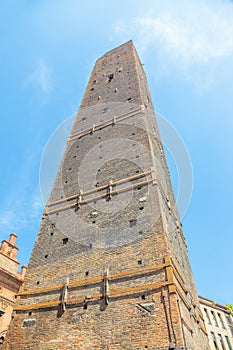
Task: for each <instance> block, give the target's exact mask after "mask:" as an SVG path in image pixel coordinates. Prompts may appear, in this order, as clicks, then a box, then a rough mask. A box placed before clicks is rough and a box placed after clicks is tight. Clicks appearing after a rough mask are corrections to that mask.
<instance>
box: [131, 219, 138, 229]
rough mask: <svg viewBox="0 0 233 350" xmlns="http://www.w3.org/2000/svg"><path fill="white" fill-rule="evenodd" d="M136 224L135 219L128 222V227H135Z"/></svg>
mask: <svg viewBox="0 0 233 350" xmlns="http://www.w3.org/2000/svg"><path fill="white" fill-rule="evenodd" d="M136 223H137V220H136V219H132V220H129V226H130V227H133V226H136Z"/></svg>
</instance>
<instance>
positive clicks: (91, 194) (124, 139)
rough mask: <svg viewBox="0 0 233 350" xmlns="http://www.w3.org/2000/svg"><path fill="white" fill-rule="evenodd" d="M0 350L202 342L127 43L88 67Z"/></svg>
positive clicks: (145, 96) (165, 177) (160, 160)
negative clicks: (87, 75) (74, 116)
mask: <svg viewBox="0 0 233 350" xmlns="http://www.w3.org/2000/svg"><path fill="white" fill-rule="evenodd" d="M3 349H5V350H6V349H8V350H22V349H33V350H35V349H39V350H50V349H51V350H54V349H57V350H61V349H70V350H71V349H83V350H93V349H99V350H118V349H122V350H131V349H132V350H133V349H137V350H144V349H150V350H155V349H157V350H159V349H160V350H165V349H188V350H207V349H209V348H208V343H207V336H206V330H205V326H204V322H203V318H202V314H201V311H200V308H199V302H198V297H197V293H196V289H195V284H194V281H193V276H192V272H191V268H190V265H189V259H188V252H187V246H186V242H185V238H184V235H183V232H182V227H181V225H180V221H179V215H178V212H177V209H176V205H175V199H174V195H173V191H172V186H171V182H170V178H169V171H168V168H167V164H166V160H165V157H164V152H163V146H162V143H161V139H160V136H159V131H158V127H157V122H156V118H155V113H154V109H153V105H152V102H151V97H150V92H149V89H148V85H147V81H146V76H145V73H144V71H143V68H142V65H141V63H140V60H139V58H138V55H137V53H136V50H135V48H134V46H133V43H132V41H130V42H127V43H126V44H123V45H121V46H119V47H117V48H115V49H114V50H112V51H110V52H108V53H106V54H105V55H104V56H103V57H101V58H100V59H99V60H97V62H96V64H95V67H94V69H93V72H92V74H91V77H90V80H89V82H88V85H87V89H86V92H85V94H84V97H83V99H82V102H81V105H80V108H79V111H78V113H77V116H76V119H75V122H74V125H73V128H72V131H71V134H70V136H69V138H68V141H67V145H66V149H65V152H64V155H63V158H62V161H61V164H60V167H59V169H58V173H57V176H56V179H55V182H54V185H53V188H52V191H51V194H50V198H49V201H48V203H47V204H46V207H45V211H44V214H43V217H42V222H41V226H40V230H39V233H38V236H37V239H36V242H35V246H34V249H33V252H32V256H31V259H30V264H29V268H28V273H27V276H26V279H25V282H24V284H23V286H22V288H21V290H20V292H19V295H18V297H17V305H16V307H15V309H14V314H13V317H12V322H11V324H10V328H9V331H8V335H7V338H6V341H5V344H4V347H3Z"/></svg>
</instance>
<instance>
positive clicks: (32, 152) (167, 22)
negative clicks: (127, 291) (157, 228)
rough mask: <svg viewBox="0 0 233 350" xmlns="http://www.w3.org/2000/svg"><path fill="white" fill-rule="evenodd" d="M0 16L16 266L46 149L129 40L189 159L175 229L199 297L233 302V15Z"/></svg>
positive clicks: (154, 6)
mask: <svg viewBox="0 0 233 350" xmlns="http://www.w3.org/2000/svg"><path fill="white" fill-rule="evenodd" d="M0 15H1V21H0V36H1V56H0V63H1V80H0V82H1V87H0V92H1V120H2V123H1V137H0V142H1V150H2V152H1V186H0V191H1V192H0V239H4V238H8V236H9V234H10V233H11V232H12V231H15V232H16V233H17V234H18V240H17V242H18V246H19V248H20V251H19V254H18V258H19V260H20V261H21V263H27V262H28V260H29V257H30V253H31V250H32V247H33V244H34V241H35V238H36V235H37V231H38V228H39V224H40V218H41V214H42V211H43V204H42V202H41V197H40V188H39V169H40V161H41V157H42V154H43V150H44V148H45V145H46V143H47V142H48V139H49V137H50V135H51V134H52V133H53V132H54V130H55V129H56V128H57V126H58V125H59V124H60V123H62V122H63V121H64V120H65V119H66V118H68V117H69V116H71V115H73V114H74V113H75V112H76V111H77V109H78V106H79V104H80V101H81V98H82V95H83V92H84V90H85V86H86V83H87V80H88V78H89V75H90V72H91V69H92V68H93V65H94V62H95V60H96V59H97V58H98V57H99V56H101V55H103V54H104V53H105V52H106V51H108V50H110V49H112V48H114V47H115V46H117V45H119V44H121V43H123V42H125V41H128V40H129V39H133V40H134V43H135V46H136V48H137V51H138V53H139V55H140V57H141V61H142V62H143V64H144V69H145V71H146V73H147V77H148V81H149V85H150V90H151V94H152V97H153V102H154V107H155V110H156V111H157V112H158V113H160V114H161V115H163V116H164V117H165V118H166V119H167V120H168V121H169V122H171V123H172V124H173V126H174V127H175V128H176V130H177V131H178V133H179V134H180V135H181V137H182V138H183V140H184V143H185V144H186V147H187V149H188V151H189V154H190V157H191V162H192V166H193V174H194V183H193V194H192V200H191V204H190V206H189V209H188V211H187V213H186V215H185V217H184V218H183V220H182V222H183V228H184V233H185V236H186V238H187V242H188V246H189V255H190V259H191V264H192V268H193V272H194V277H195V281H196V285H197V289H198V292H199V294H201V295H203V296H205V297H208V298H210V299H213V300H216V301H217V302H219V303H223V304H224V303H226V302H233V280H232V246H233V238H232V227H231V217H232V198H233V190H232V179H233V164H232V149H233V137H232V135H233V118H232V114H233V103H232V101H233V40H232V38H233V3H232V2H231V1H229V0H221V1H220V0H202V1H199V0H189V1H185V0H176V1H168V0H167V1H166V0H164V1H158V0H154V1H152V0H151V1H149V0H144V1H143V2H141V1H133V0H125V1H121V0H119V1H117V2H107V1H103V0H100V1H98V2H96V1H86V2H84V1H77V0H76V1H75V0H67V1H65V2H64V1H60V0H56V1H55V0H46V1H45V0H40V1H39V0H35V1H28V0H21V1H16V0H9V1H7V2H4V3H2V4H1V7H0ZM169 163H170V166H171V172H172V179H173V182H174V186H175V188H176V187H177V177H178V175H177V173H176V167H175V165H174V163H173V161H172V160H170V161H169Z"/></svg>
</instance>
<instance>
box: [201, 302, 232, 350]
mask: <svg viewBox="0 0 233 350" xmlns="http://www.w3.org/2000/svg"><path fill="white" fill-rule="evenodd" d="M199 301H200V305H201V310H202V313H203V316H204V320H205V325H206V329H207V333H208V338H209V343H210V348H211V350H233V317H232V315H231V314H230V312H229V310H228V309H227V308H226V307H225V306H222V305H219V304H217V303H215V302H214V301H212V300H209V299H206V298H203V297H199Z"/></svg>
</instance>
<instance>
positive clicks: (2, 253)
mask: <svg viewBox="0 0 233 350" xmlns="http://www.w3.org/2000/svg"><path fill="white" fill-rule="evenodd" d="M16 238H17V235H16V234H15V233H12V234H11V235H10V238H9V240H6V239H4V240H3V241H2V244H1V247H0V338H1V337H2V336H5V335H6V332H7V329H8V325H9V323H10V320H11V313H12V310H13V307H14V305H15V302H16V299H15V296H16V294H17V293H18V291H19V288H20V286H21V285H22V283H23V280H24V276H25V273H26V270H27V266H25V265H24V266H22V268H21V272H20V273H19V272H18V267H19V261H18V260H17V258H16V256H17V252H18V247H17V246H16V245H15V242H16Z"/></svg>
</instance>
